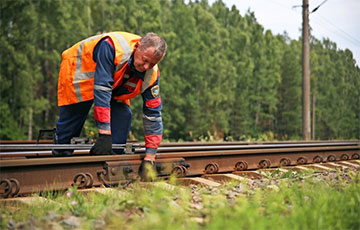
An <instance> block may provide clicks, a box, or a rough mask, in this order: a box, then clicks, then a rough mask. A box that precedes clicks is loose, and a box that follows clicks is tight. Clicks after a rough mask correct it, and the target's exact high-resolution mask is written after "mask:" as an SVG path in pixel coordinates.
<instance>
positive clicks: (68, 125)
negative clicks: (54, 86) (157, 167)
mask: <svg viewBox="0 0 360 230" xmlns="http://www.w3.org/2000/svg"><path fill="white" fill-rule="evenodd" d="M92 104H93V100H90V101H84V102H80V103H76V104H71V105H65V106H61V107H60V114H59V120H58V121H57V123H56V140H55V141H56V143H58V144H70V141H71V139H72V138H73V137H78V136H80V133H81V130H82V128H83V126H84V123H85V120H86V118H87V116H88V113H89V110H90V108H91V106H92ZM110 107H111V118H110V119H111V121H110V122H111V137H112V143H113V144H125V143H126V140H127V138H128V135H129V132H130V128H131V116H132V113H131V109H130V107H129V106H128V105H127V104H124V103H118V102H116V101H114V100H112V101H111V103H110ZM114 152H116V153H118V154H122V153H123V151H122V150H116V149H114Z"/></svg>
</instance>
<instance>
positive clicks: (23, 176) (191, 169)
mask: <svg viewBox="0 0 360 230" xmlns="http://www.w3.org/2000/svg"><path fill="white" fill-rule="evenodd" d="M221 147H223V148H220V146H219V145H213V146H207V145H205V144H204V145H203V146H199V145H198V146H182V147H180V146H173V148H170V147H161V151H163V152H160V153H159V154H157V160H156V165H155V167H156V171H157V173H158V175H159V176H165V177H166V176H169V175H170V174H174V175H176V176H178V177H185V176H198V175H203V174H217V173H227V172H237V171H243V170H253V169H259V168H271V167H281V166H291V165H302V164H308V163H324V162H335V161H340V160H350V159H359V158H360V157H359V154H360V144H359V142H358V141H355V142H349V143H348V142H346V141H342V142H321V143H307V144H305V143H297V144H296V143H291V144H260V145H257V144H255V145H247V146H245V145H233V146H232V145H224V146H221ZM138 150H141V151H143V150H144V148H139V149H136V151H138ZM76 151H77V153H76V154H78V155H74V156H72V157H48V156H45V155H42V154H43V153H39V152H36V151H34V152H32V153H29V152H28V153H26V152H19V153H18V155H19V156H20V155H21V154H22V155H21V156H22V157H27V158H20V157H19V158H1V160H0V172H1V173H0V179H1V181H0V195H1V196H3V197H11V196H17V195H22V194H28V193H33V192H41V191H48V190H62V189H66V188H68V187H69V186H73V185H76V186H78V187H84V188H85V187H94V186H100V185H104V186H112V185H117V184H119V183H122V182H126V181H128V180H133V179H136V178H137V174H138V167H139V165H140V163H141V160H142V159H143V157H144V153H143V152H140V153H139V152H137V153H138V154H124V155H106V156H90V155H87V153H88V151H86V150H76ZM4 154H5V155H6V154H10V155H11V154H12V153H6V152H5V153H1V154H0V156H4ZM36 154H38V155H36ZM46 154H48V153H46ZM80 154H81V155H80ZM15 155H16V154H15ZM36 156H42V157H36ZM29 157H30V158H29Z"/></svg>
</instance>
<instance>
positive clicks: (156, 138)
mask: <svg viewBox="0 0 360 230" xmlns="http://www.w3.org/2000/svg"><path fill="white" fill-rule="evenodd" d="M158 75H159V76H158V79H157V81H156V82H155V83H154V84H153V85H152V86H150V87H149V88H147V89H146V90H145V91H144V92H143V93H142V94H141V95H142V98H143V102H144V104H143V124H144V133H145V147H146V150H145V153H147V154H155V153H156V151H157V148H158V147H159V145H160V143H161V140H162V133H163V123H162V118H161V109H162V104H161V96H160V87H159V80H160V72H159V71H158Z"/></svg>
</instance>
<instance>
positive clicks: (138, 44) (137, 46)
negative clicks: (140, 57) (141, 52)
mask: <svg viewBox="0 0 360 230" xmlns="http://www.w3.org/2000/svg"><path fill="white" fill-rule="evenodd" d="M139 46H140V41H138V42H136V44H135V45H134V50H133V51H135V50H137V49H138V48H139Z"/></svg>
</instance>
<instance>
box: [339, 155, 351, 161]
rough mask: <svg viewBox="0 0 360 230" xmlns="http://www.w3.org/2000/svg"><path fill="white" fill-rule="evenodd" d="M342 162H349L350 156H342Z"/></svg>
mask: <svg viewBox="0 0 360 230" xmlns="http://www.w3.org/2000/svg"><path fill="white" fill-rule="evenodd" d="M340 160H342V161H347V160H349V155H347V154H343V155H341V157H340Z"/></svg>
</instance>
